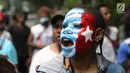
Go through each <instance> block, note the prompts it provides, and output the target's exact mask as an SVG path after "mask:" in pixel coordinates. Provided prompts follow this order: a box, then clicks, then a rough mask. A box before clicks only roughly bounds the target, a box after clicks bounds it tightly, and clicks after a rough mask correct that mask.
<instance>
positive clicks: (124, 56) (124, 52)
mask: <svg viewBox="0 0 130 73" xmlns="http://www.w3.org/2000/svg"><path fill="white" fill-rule="evenodd" d="M128 48H129V47H128V44H126V43H124V42H123V43H121V44H120V47H119V49H118V52H117V61H118V63H119V64H121V63H122V62H123V61H125V60H128Z"/></svg>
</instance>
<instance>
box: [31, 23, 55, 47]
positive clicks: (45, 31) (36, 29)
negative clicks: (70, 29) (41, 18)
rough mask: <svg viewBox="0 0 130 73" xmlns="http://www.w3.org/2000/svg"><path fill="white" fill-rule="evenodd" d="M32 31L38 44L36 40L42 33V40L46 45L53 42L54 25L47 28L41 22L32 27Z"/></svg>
mask: <svg viewBox="0 0 130 73" xmlns="http://www.w3.org/2000/svg"><path fill="white" fill-rule="evenodd" d="M31 33H32V34H33V36H34V40H33V43H34V44H36V40H37V38H38V37H39V35H40V34H42V35H41V41H42V43H43V45H44V46H47V45H49V44H51V43H52V42H53V33H52V25H49V26H48V27H47V28H45V27H44V26H43V25H41V24H36V25H34V26H32V27H31Z"/></svg>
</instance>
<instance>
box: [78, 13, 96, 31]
mask: <svg viewBox="0 0 130 73" xmlns="http://www.w3.org/2000/svg"><path fill="white" fill-rule="evenodd" d="M95 25H96V19H95V16H94V15H93V14H91V13H90V12H88V11H85V12H84V13H82V16H81V26H85V27H86V26H92V28H95Z"/></svg>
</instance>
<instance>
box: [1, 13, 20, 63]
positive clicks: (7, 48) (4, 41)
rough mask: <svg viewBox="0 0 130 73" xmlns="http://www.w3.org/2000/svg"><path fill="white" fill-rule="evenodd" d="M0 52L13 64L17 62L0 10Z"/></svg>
mask: <svg viewBox="0 0 130 73" xmlns="http://www.w3.org/2000/svg"><path fill="white" fill-rule="evenodd" d="M0 54H1V55H5V56H7V57H8V58H9V59H10V60H11V61H12V62H13V63H14V64H15V65H16V64H18V60H17V52H16V48H15V47H14V45H13V43H12V41H11V35H10V33H9V32H8V31H6V30H5V27H4V15H3V13H2V12H0Z"/></svg>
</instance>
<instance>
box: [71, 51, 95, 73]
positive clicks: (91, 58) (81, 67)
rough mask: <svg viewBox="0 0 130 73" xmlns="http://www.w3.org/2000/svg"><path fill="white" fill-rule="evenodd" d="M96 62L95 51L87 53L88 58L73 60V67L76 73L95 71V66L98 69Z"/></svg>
mask: <svg viewBox="0 0 130 73" xmlns="http://www.w3.org/2000/svg"><path fill="white" fill-rule="evenodd" d="M96 62H97V59H96V52H95V50H91V51H89V53H87V55H86V56H84V57H81V58H78V59H73V60H72V65H73V67H74V69H75V71H76V72H80V73H84V72H88V71H89V70H90V68H91V69H93V66H94V67H96V65H97V64H96Z"/></svg>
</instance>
